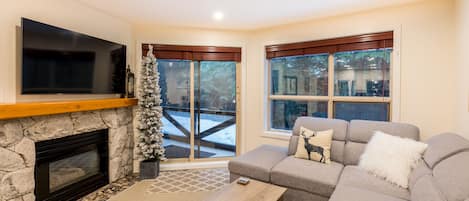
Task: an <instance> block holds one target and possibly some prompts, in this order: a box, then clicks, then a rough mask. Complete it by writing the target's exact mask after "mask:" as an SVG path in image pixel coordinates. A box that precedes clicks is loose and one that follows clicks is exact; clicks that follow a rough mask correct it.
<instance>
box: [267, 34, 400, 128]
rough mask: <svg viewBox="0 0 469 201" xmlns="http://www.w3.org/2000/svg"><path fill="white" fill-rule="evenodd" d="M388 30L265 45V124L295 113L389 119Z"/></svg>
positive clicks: (284, 124) (279, 124) (281, 122)
mask: <svg viewBox="0 0 469 201" xmlns="http://www.w3.org/2000/svg"><path fill="white" fill-rule="evenodd" d="M392 35H393V34H392V32H385V33H378V34H367V35H362V36H353V37H345V38H340V39H330V40H322V41H310V42H303V43H294V44H282V45H272V46H267V47H266V52H267V59H268V67H269V69H268V72H269V79H270V81H269V94H268V98H267V99H268V103H269V112H268V116H269V120H268V126H269V129H272V130H291V129H292V128H293V124H294V122H295V120H296V118H297V117H299V116H311V117H323V118H337V119H344V120H347V121H350V120H353V119H362V120H376V121H389V120H390V109H391V98H390V84H391V74H390V72H391V71H390V70H391V54H392V45H393V44H392V42H393V41H392ZM344 41H345V42H344ZM324 44H327V45H324Z"/></svg>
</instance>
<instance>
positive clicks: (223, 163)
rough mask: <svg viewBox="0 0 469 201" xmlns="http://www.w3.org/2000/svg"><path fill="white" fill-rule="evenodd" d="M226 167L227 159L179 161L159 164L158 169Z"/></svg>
mask: <svg viewBox="0 0 469 201" xmlns="http://www.w3.org/2000/svg"><path fill="white" fill-rule="evenodd" d="M226 167H228V161H205V162H181V163H161V164H160V170H185V169H205V168H226Z"/></svg>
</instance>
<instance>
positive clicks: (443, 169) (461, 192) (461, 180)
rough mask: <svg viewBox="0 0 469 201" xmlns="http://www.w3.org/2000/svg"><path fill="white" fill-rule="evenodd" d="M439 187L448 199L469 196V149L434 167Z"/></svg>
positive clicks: (455, 199) (456, 200)
mask: <svg viewBox="0 0 469 201" xmlns="http://www.w3.org/2000/svg"><path fill="white" fill-rule="evenodd" d="M433 177H434V181H435V184H436V186H437V188H438V189H440V190H441V192H442V193H443V195H444V196H445V197H446V198H447V200H448V201H460V200H465V199H467V198H469V151H467V152H461V153H458V154H456V155H453V156H451V157H449V158H447V159H445V160H443V161H441V162H440V163H438V164H437V165H436V166H435V167H434V168H433Z"/></svg>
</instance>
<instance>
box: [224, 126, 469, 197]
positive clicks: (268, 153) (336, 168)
mask: <svg viewBox="0 0 469 201" xmlns="http://www.w3.org/2000/svg"><path fill="white" fill-rule="evenodd" d="M302 126H303V127H305V128H308V129H311V130H327V129H333V130H334V136H333V142H332V146H331V160H332V163H331V164H322V163H318V162H314V161H308V160H304V159H297V158H295V157H294V156H293V155H294V154H295V152H296V147H297V142H298V135H299V130H300V127H302ZM377 130H379V131H383V132H385V133H388V134H392V135H396V136H401V137H406V138H411V139H415V140H419V129H418V128H417V127H416V126H413V125H409V124H403V123H389V122H376V121H363V120H353V121H351V122H350V123H349V122H347V121H343V120H337V119H321V118H312V117H300V118H298V119H297V120H296V122H295V126H294V128H293V135H292V137H291V138H290V144H289V147H288V148H287V147H278V146H272V145H263V146H261V147H258V148H257V149H255V150H252V151H250V152H248V153H245V154H243V155H241V156H239V157H237V158H235V159H233V160H231V161H230V162H229V164H228V168H229V171H230V178H231V180H232V181H233V180H235V179H236V178H238V177H240V176H245V177H250V178H253V179H257V180H260V181H264V182H269V183H273V184H275V185H279V186H283V187H287V188H288V190H287V191H286V192H285V194H284V195H283V197H282V200H284V201H303V200H305V201H325V200H331V201H404V200H412V201H469V141H468V140H466V139H464V138H462V137H461V136H458V135H456V134H450V133H446V134H440V135H437V136H434V137H432V138H430V139H428V140H427V141H425V142H426V143H427V144H428V145H429V146H428V149H427V151H426V152H425V154H424V156H423V160H422V162H421V163H420V164H419V165H418V167H417V168H415V169H414V170H413V172H412V173H411V175H410V178H409V189H404V188H400V187H398V186H395V185H393V184H390V183H388V182H386V181H385V180H383V179H380V178H378V177H375V176H373V175H371V174H369V173H368V172H366V171H364V170H362V169H360V168H358V167H357V166H356V165H357V164H358V162H359V160H360V156H361V154H362V153H363V151H364V149H365V146H366V144H367V142H368V141H369V140H370V138H371V136H372V134H373V133H374V131H377ZM396 148H398V147H396Z"/></svg>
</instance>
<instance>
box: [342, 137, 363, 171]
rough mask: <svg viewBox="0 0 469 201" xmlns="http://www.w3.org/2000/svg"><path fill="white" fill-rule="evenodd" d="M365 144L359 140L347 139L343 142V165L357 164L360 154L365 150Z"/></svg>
mask: <svg viewBox="0 0 469 201" xmlns="http://www.w3.org/2000/svg"><path fill="white" fill-rule="evenodd" d="M365 148H366V144H365V143H359V142H352V141H348V142H346V143H345V148H344V149H345V151H344V164H345V165H358V162H360V156H361V155H362V154H363V152H365Z"/></svg>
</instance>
